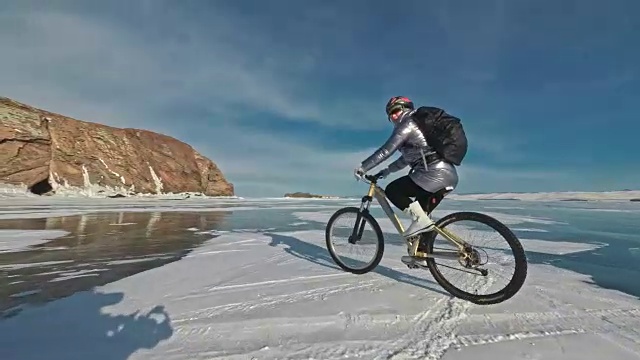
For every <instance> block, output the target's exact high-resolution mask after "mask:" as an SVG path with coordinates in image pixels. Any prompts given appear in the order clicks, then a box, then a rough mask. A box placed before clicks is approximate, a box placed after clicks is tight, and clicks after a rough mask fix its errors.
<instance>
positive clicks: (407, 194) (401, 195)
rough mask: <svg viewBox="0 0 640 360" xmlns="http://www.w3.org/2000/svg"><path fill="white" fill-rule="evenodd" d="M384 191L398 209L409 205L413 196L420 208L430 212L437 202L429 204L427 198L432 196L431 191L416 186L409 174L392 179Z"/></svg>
mask: <svg viewBox="0 0 640 360" xmlns="http://www.w3.org/2000/svg"><path fill="white" fill-rule="evenodd" d="M384 191H385V193H386V194H387V198H388V199H389V201H391V203H392V204H393V205H395V206H396V207H397V208H398V209H400V210H404V209H406V208H407V207H409V204H411V203H412V202H413V201H412V200H411V198H415V199H416V200H417V201H418V202H419V203H420V206H422V208H423V209H424V210H425V211H426V212H428V213H430V212H431V210H433V208H434V207H435V206H436V205H437V203H436V204H429V200H431V198H432V197H433V193H430V192H428V191H426V190H424V189H423V188H421V187H420V186H418V185H417V184H416V183H415V182H413V180H411V178H410V177H409V175H405V176H403V177H400V178H397V179H395V180H393V181H392V182H390V183H389V184H388V185H387V187H386V188H385V190H384ZM438 202H439V201H438ZM430 205H431V207H430Z"/></svg>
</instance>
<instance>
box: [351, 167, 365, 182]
mask: <svg viewBox="0 0 640 360" xmlns="http://www.w3.org/2000/svg"><path fill="white" fill-rule="evenodd" d="M364 174H365V171H364V170H362V167H361V166H358V167H357V168H355V169H354V170H353V176H354V177H355V178H356V180H360V179H362V176H363V175H364Z"/></svg>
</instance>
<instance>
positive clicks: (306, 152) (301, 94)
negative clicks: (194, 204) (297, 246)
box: [0, 2, 529, 195]
mask: <svg viewBox="0 0 640 360" xmlns="http://www.w3.org/2000/svg"><path fill="white" fill-rule="evenodd" d="M145 4H146V5H145V6H144V10H145V11H144V15H143V17H142V18H141V20H140V21H141V23H142V25H141V26H140V28H139V29H138V30H137V31H132V30H131V29H130V28H128V27H127V26H124V25H121V24H116V23H112V22H108V21H106V20H105V19H103V18H96V17H91V18H88V17H81V16H79V15H76V14H71V13H68V12H67V13H65V12H53V11H49V12H47V11H45V10H38V11H33V12H17V11H16V12H11V11H8V10H6V11H5V12H3V13H0V48H2V49H3V50H6V51H3V54H2V56H0V79H2V81H0V94H1V95H3V96H7V97H10V98H14V99H16V100H18V101H22V102H26V103H28V104H30V105H34V106H37V107H41V108H44V109H47V110H50V111H54V112H59V113H61V114H64V115H68V116H72V117H76V118H79V119H83V120H88V121H95V122H100V123H104V124H108V125H113V126H119V127H137V128H145V129H149V130H153V131H158V132H162V133H165V134H168V135H174V136H175V134H176V133H177V132H183V129H184V127H185V126H188V125H186V124H185V123H184V121H183V119H181V118H179V117H178V118H172V117H171V116H169V115H164V114H163V113H162V110H164V109H166V108H167V107H170V106H177V107H180V108H182V109H185V110H189V109H190V108H191V107H199V108H201V109H202V110H205V111H206V112H207V113H209V114H211V115H210V118H209V119H208V120H209V123H208V126H207V128H202V127H201V126H200V125H197V126H196V127H195V128H194V131H198V132H207V133H208V134H207V139H208V140H207V142H204V141H202V140H198V141H196V140H193V139H189V138H181V140H183V141H186V142H188V143H190V144H191V145H193V146H194V147H195V148H196V149H198V150H199V151H200V152H202V153H203V154H204V155H206V156H208V157H210V158H212V159H213V160H214V161H215V162H216V163H218V164H219V165H220V167H221V168H222V170H223V172H224V173H225V174H226V175H227V176H228V177H229V178H230V180H231V181H232V182H234V183H235V184H236V186H237V187H236V188H237V190H238V193H239V194H247V195H280V194H282V193H284V192H288V191H309V192H317V193H326V194H358V193H361V192H362V191H365V190H366V189H365V188H363V187H362V184H357V183H356V182H355V180H354V179H353V177H352V171H353V168H354V166H356V165H357V164H358V162H359V161H361V160H363V159H364V158H366V157H367V156H368V155H370V154H371V153H372V152H373V151H374V150H375V148H369V149H362V150H361V151H337V150H333V149H321V148H316V147H314V146H311V145H309V144H305V143H304V142H303V141H302V140H298V139H289V138H280V137H278V136H277V135H275V134H273V133H256V132H247V131H245V130H244V129H242V128H240V127H238V126H237V125H236V124H234V122H233V120H234V119H236V118H238V117H239V116H241V115H242V114H246V112H266V113H270V114H272V115H276V116H279V117H284V118H287V119H289V120H293V121H304V122H314V123H319V124H323V125H326V126H339V127H341V128H344V129H372V128H380V129H382V128H387V127H388V124H387V123H386V121H385V119H384V118H383V117H382V116H381V115H382V114H381V112H382V110H381V109H382V105H381V104H380V103H377V102H376V103H373V104H372V103H370V102H369V101H368V100H363V99H360V98H357V97H356V96H354V97H353V98H347V99H345V98H344V97H339V98H338V99H336V100H335V102H334V103H332V104H330V105H329V106H328V107H323V105H325V104H324V103H323V102H321V101H320V100H318V99H315V98H314V97H312V96H311V93H310V92H307V90H305V89H308V88H310V86H309V84H312V81H311V79H312V77H311V74H310V71H312V70H313V66H314V58H313V57H312V56H310V55H309V54H305V53H303V52H302V51H301V50H297V51H287V52H281V50H282V46H281V44H279V43H276V42H274V41H273V40H272V39H269V38H268V37H267V34H264V33H261V31H260V29H255V28H253V29H252V28H250V27H247V26H244V25H246V22H242V21H240V20H239V19H237V18H229V17H226V16H225V14H224V13H222V12H218V13H217V14H216V15H212V18H211V19H209V21H208V22H207V23H206V24H205V25H206V29H205V28H203V27H202V26H201V24H200V25H199V24H197V23H196V22H190V21H186V20H185V19H184V18H181V17H180V16H179V15H175V14H174V13H173V12H166V11H165V10H167V9H166V8H164V9H160V8H158V7H156V6H155V5H156V4H158V3H155V2H147V3H145ZM172 6H173V5H172ZM141 16H142V15H141ZM144 21H154V22H155V24H159V28H158V29H162V31H165V32H166V34H165V35H166V36H157V35H156V36H153V35H150V34H152V33H153V31H157V29H156V28H154V27H153V25H144ZM149 29H151V30H149ZM238 30H240V31H238ZM288 50H291V49H288ZM374 100H380V99H374ZM172 116H173V115H172ZM256 118H257V121H260V118H259V117H257V116H256ZM463 120H464V119H463ZM470 136H474V134H470ZM474 137H475V136H474ZM199 138H202V137H199ZM384 140H385V139H380V143H382V142H383V141H384ZM471 140H472V141H473V142H474V144H472V145H471V146H472V147H473V146H476V147H477V148H478V149H482V150H483V151H485V152H489V153H495V154H501V153H505V152H506V148H505V146H504V145H503V144H504V143H501V142H500V141H499V139H489V140H487V139H483V138H480V137H477V138H475V139H473V138H472V139H471ZM465 169H466V170H465ZM461 172H462V173H463V174H465V175H464V178H463V179H462V181H463V182H462V183H463V184H464V183H465V182H468V181H473V182H474V183H476V184H479V183H480V182H481V181H488V180H487V179H492V180H489V181H498V182H500V181H502V183H506V182H507V181H509V180H508V179H526V178H527V177H528V176H529V175H527V174H525V173H510V174H506V173H504V172H502V173H501V172H497V171H494V170H490V169H482V170H478V169H477V168H476V169H475V170H474V168H473V167H469V166H468V165H467V166H465V167H462V168H461ZM514 176H515V177H514ZM487 177H488V178H487ZM471 179H472V180H471ZM465 186H466V185H465ZM505 186H506V185H505ZM505 190H507V188H506V187H505Z"/></svg>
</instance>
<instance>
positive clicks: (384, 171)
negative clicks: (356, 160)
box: [375, 168, 391, 179]
mask: <svg viewBox="0 0 640 360" xmlns="http://www.w3.org/2000/svg"><path fill="white" fill-rule="evenodd" d="M389 174H391V171H390V170H389V168H384V169H382V170H380V172H379V173H377V174H376V175H375V177H377V178H378V179H384V178H386V177H387V176H389Z"/></svg>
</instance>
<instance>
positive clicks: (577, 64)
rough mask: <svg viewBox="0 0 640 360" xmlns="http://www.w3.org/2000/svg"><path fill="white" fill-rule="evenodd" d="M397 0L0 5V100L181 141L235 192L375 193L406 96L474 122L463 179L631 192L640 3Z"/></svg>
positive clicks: (475, 184) (636, 168)
mask: <svg viewBox="0 0 640 360" xmlns="http://www.w3.org/2000/svg"><path fill="white" fill-rule="evenodd" d="M391 4H392V3H391V2H389V1H385V2H383V1H377V0H368V1H365V0H349V1H337V0H331V1H329V0H323V1H315V0H314V1H311V0H305V1H293V0H273V1H246V0H245V1H240V0H236V1H204V0H203V1H179V2H178V1H161V0H143V1H108V2H106V1H105V2H97V1H93V2H87V1H75V2H72V1H48V2H44V1H41V2H34V1H28V0H17V1H11V0H9V1H3V7H2V8H1V9H0V48H1V49H3V50H2V55H0V79H1V81H0V95H1V96H7V97H10V98H14V99H16V100H18V101H22V102H26V103H29V104H31V105H35V106H38V107H42V108H45V109H47V110H51V111H55V112H59V113H63V114H65V115H69V116H72V117H76V118H79V119H83V120H89V121H95V122H100V123H104V124H108V125H113V126H122V127H136V128H144V129H149V130H153V131H158V132H162V133H165V134H168V135H171V136H174V137H176V138H178V139H180V140H182V141H185V142H187V143H189V144H191V145H192V146H194V147H195V148H196V149H197V150H198V151H200V152H201V153H203V154H204V155H205V156H208V157H210V158H211V159H212V160H213V161H214V162H216V163H217V164H218V165H219V166H220V168H221V169H222V171H223V172H224V174H225V175H226V176H227V177H228V178H229V179H230V181H232V182H233V183H234V184H235V186H236V191H237V193H238V195H241V196H280V195H282V194H283V193H284V192H289V191H310V192H314V193H324V194H337V195H342V194H360V193H362V192H363V191H366V189H365V188H364V186H363V185H362V184H361V183H356V182H355V180H354V179H353V176H352V171H353V168H354V167H355V166H356V165H358V164H359V162H360V161H361V160H363V159H364V158H366V157H367V156H368V155H369V154H371V152H373V151H374V150H375V149H376V148H377V147H379V146H380V145H381V144H382V143H383V142H384V141H385V140H386V138H387V137H388V135H389V134H390V131H391V126H390V124H389V123H388V122H387V120H386V118H385V114H384V105H385V102H386V100H387V99H388V98H389V97H390V96H393V95H399V94H401V95H406V96H409V97H411V98H413V99H414V100H415V102H416V103H418V104H419V105H422V104H424V105H435V106H440V107H444V108H445V109H446V110H447V111H449V112H450V113H452V114H454V115H457V116H459V117H460V118H461V119H462V120H463V121H464V125H465V128H466V130H467V135H468V137H469V141H470V148H469V153H468V155H467V158H466V159H465V162H464V164H463V165H462V166H461V167H460V168H459V172H460V177H461V179H460V184H459V187H458V190H457V191H458V192H461V193H469V192H507V191H563V190H586V191H591V190H595V191H598V190H612V189H624V188H638V184H639V183H640V160H639V156H638V154H640V151H639V150H638V148H637V141H636V137H637V136H638V133H639V131H640V122H639V121H638V115H637V114H638V111H639V109H638V108H640V102H639V101H638V100H637V99H639V95H640V82H639V76H640V65H639V64H640V47H639V46H638V45H637V44H638V41H639V40H638V39H640V18H639V17H638V16H637V14H638V11H639V10H640V2H638V1H633V0H629V1H608V2H606V5H604V4H605V3H603V2H598V1H594V0H583V1H563V0H554V1H540V0H510V1H507V0H502V1H494V0H485V1H482V2H479V1H477V0H462V1H447V2H445V1H427V0H422V1H402V2H401V3H397V4H401V5H391ZM394 158H395V157H394ZM403 174H404V172H402V173H397V174H395V175H394V176H393V177H395V176H400V175H403ZM393 177H392V178H393Z"/></svg>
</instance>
